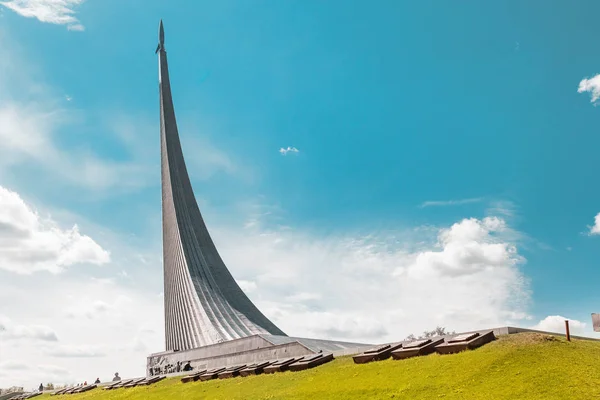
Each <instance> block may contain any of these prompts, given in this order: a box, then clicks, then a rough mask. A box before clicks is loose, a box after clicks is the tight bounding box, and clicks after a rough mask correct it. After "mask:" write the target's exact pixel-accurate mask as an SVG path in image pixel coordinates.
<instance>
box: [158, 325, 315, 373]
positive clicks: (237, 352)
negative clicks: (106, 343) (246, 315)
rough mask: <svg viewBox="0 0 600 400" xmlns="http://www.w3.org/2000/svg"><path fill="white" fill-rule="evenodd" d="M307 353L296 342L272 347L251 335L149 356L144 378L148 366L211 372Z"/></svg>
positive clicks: (260, 338) (308, 350)
mask: <svg viewBox="0 0 600 400" xmlns="http://www.w3.org/2000/svg"><path fill="white" fill-rule="evenodd" d="M307 354H314V351H312V350H310V349H308V348H307V347H305V346H303V345H302V344H300V343H298V342H292V343H284V344H280V345H273V344H271V343H270V342H268V341H267V340H265V339H263V338H262V337H260V336H258V335H255V336H249V337H245V338H240V339H235V340H230V341H227V342H223V343H218V344H214V345H210V346H204V347H199V348H197V349H191V350H186V351H178V352H163V353H155V354H151V355H150V356H149V357H148V359H147V364H146V375H147V376H150V368H151V367H152V366H155V365H159V366H163V367H164V366H165V365H167V364H171V365H176V364H177V362H181V363H182V367H183V364H185V363H186V362H187V361H190V364H191V365H192V367H194V369H204V368H208V369H211V368H218V367H225V366H231V365H235V364H251V363H253V362H258V361H265V360H271V359H275V358H284V357H296V356H303V355H307ZM169 375H171V374H169Z"/></svg>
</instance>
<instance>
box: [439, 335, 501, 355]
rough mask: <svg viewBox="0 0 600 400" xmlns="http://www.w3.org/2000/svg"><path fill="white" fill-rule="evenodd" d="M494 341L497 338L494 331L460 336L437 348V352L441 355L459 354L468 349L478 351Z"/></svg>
mask: <svg viewBox="0 0 600 400" xmlns="http://www.w3.org/2000/svg"><path fill="white" fill-rule="evenodd" d="M493 340H496V336H494V332H493V331H489V332H486V333H483V334H480V333H479V332H475V333H467V334H465V335H458V336H455V337H453V338H452V339H448V341H446V343H442V344H440V345H438V346H436V348H435V351H436V352H438V353H439V354H453V353H459V352H461V351H464V350H467V349H469V350H472V349H476V348H478V347H481V346H483V345H484V344H487V343H489V342H491V341H493Z"/></svg>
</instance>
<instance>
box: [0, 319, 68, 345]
mask: <svg viewBox="0 0 600 400" xmlns="http://www.w3.org/2000/svg"><path fill="white" fill-rule="evenodd" d="M0 338H1V339H4V340H21V339H33V340H41V341H45V342H56V341H58V337H57V336H56V332H54V331H53V330H52V329H51V328H49V327H47V326H41V325H19V324H15V323H13V322H12V321H11V320H10V319H8V318H6V317H2V316H0Z"/></svg>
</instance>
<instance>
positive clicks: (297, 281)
mask: <svg viewBox="0 0 600 400" xmlns="http://www.w3.org/2000/svg"><path fill="white" fill-rule="evenodd" d="M259 225H264V224H259ZM213 232H214V237H215V241H216V243H217V246H218V247H219V248H220V251H221V253H222V254H223V258H224V260H225V262H226V263H227V265H228V266H229V268H230V269H231V271H232V274H233V275H234V277H236V278H237V279H238V280H248V281H253V282H255V283H256V289H255V290H254V291H252V292H251V293H250V297H251V298H252V300H253V301H255V302H256V303H257V304H258V305H259V308H260V309H261V310H262V311H263V312H264V313H265V314H266V315H268V316H269V317H270V318H272V319H273V320H274V321H275V322H276V323H277V324H278V325H279V326H280V327H281V328H282V329H283V330H284V331H285V332H286V333H288V334H290V335H295V336H308V337H330V338H333V337H335V338H337V339H352V340H359V339H360V340H363V341H365V342H383V341H386V340H397V339H398V338H399V337H404V336H405V335H408V334H410V333H413V332H422V331H423V330H425V329H431V328H432V327H435V326H437V325H441V326H446V327H448V328H449V329H453V330H457V331H460V330H471V329H476V328H486V327H491V326H498V325H504V324H516V325H519V323H520V322H522V321H523V320H526V319H527V318H528V317H529V316H528V313H527V308H528V304H529V287H528V282H527V279H526V278H525V277H524V276H523V274H522V273H521V272H520V270H519V266H520V265H521V264H522V263H523V262H524V261H525V260H524V258H523V257H522V256H520V255H519V254H518V251H517V248H516V243H513V242H511V240H512V238H513V237H514V235H512V233H511V230H510V228H509V227H508V226H507V224H506V222H505V221H504V220H502V219H499V218H493V217H489V218H485V219H483V220H477V219H465V220H463V221H460V222H459V223H456V224H454V225H453V226H452V227H450V228H446V229H441V230H439V231H438V233H437V235H434V236H433V237H427V235H428V234H429V233H430V232H431V230H430V229H423V230H406V231H397V232H394V233H391V234H389V235H383V234H372V235H368V236H364V237H339V236H335V237H319V236H313V235H310V234H307V233H301V232H297V231H294V230H289V229H288V230H273V231H268V230H265V229H258V228H255V226H252V227H250V228H246V229H245V232H241V233H240V232H239V229H233V228H232V229H225V230H219V229H214V228H213ZM423 236H425V237H423ZM436 236H437V237H436ZM284 288H285V289H284ZM351 327H352V328H351ZM359 327H360V329H359Z"/></svg>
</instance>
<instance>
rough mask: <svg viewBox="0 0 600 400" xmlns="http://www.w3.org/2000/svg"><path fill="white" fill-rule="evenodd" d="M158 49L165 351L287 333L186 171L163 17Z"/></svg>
mask: <svg viewBox="0 0 600 400" xmlns="http://www.w3.org/2000/svg"><path fill="white" fill-rule="evenodd" d="M156 53H158V69H159V91H160V141H161V172H162V223H163V263H164V285H165V287H164V299H165V300H164V302H165V341H166V350H187V349H192V348H196V347H200V346H206V345H209V344H214V343H220V342H223V341H226V340H231V339H236V338H240V337H244V336H250V335H254V334H272V335H284V336H285V334H284V333H283V332H282V331H281V330H280V329H279V328H277V326H275V324H273V323H272V322H271V321H270V320H269V319H268V318H267V317H265V316H264V315H263V314H262V313H261V312H260V311H259V310H258V308H256V306H255V305H254V304H253V303H252V302H251V301H250V299H248V297H247V296H246V295H245V294H244V292H243V291H242V290H241V289H240V287H239V286H238V284H237V283H236V281H235V280H234V279H233V277H232V276H231V273H230V272H229V270H228V269H227V267H226V266H225V263H224V262H223V260H222V259H221V256H220V255H219V253H218V252H217V249H216V247H215V245H214V243H213V241H212V239H211V237H210V235H209V233H208V230H207V228H206V225H205V223H204V220H203V218H202V215H201V214H200V209H199V208H198V204H197V202H196V198H195V197H194V192H193V190H192V185H191V183H190V178H189V176H188V173H187V169H186V166H185V161H184V159H183V152H182V149H181V143H180V141H179V133H178V131H177V123H176V121H175V109H174V107H173V98H172V97H171V84H170V82H169V69H168V65H167V53H166V51H165V44H164V30H163V23H162V20H161V21H160V27H159V43H158V47H157V49H156Z"/></svg>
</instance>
